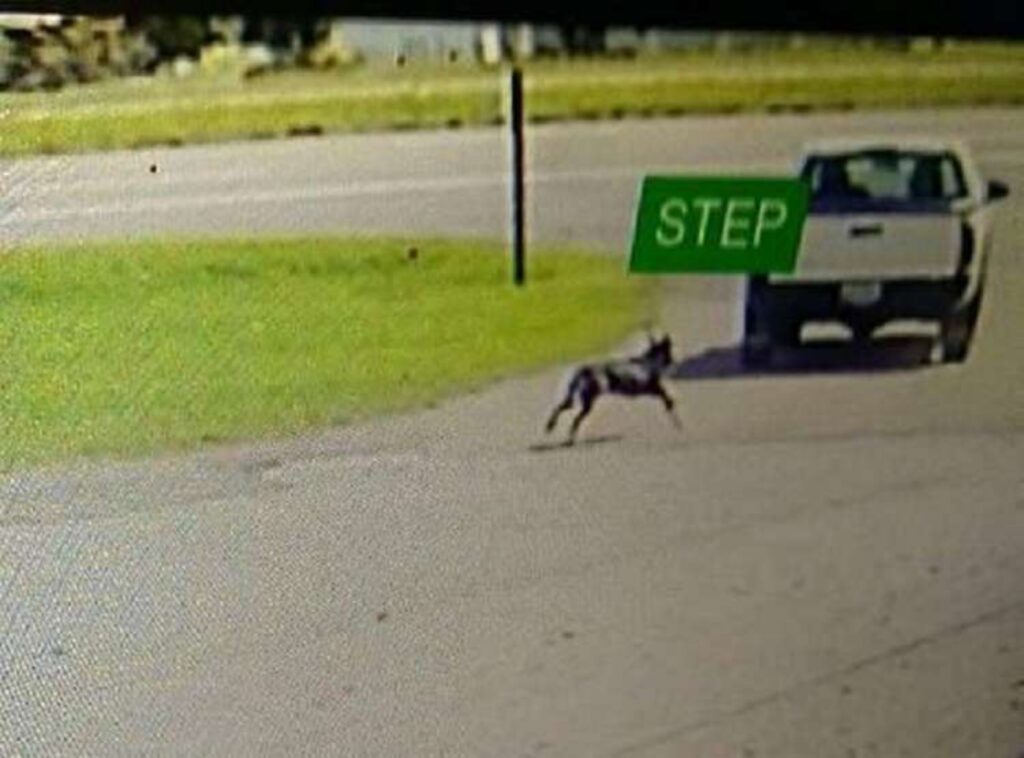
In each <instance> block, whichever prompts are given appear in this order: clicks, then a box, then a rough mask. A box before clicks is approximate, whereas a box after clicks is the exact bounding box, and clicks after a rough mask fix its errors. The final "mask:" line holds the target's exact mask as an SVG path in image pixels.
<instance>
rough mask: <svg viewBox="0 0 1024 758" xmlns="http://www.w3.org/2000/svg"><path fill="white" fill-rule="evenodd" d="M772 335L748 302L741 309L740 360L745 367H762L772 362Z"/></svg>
mask: <svg viewBox="0 0 1024 758" xmlns="http://www.w3.org/2000/svg"><path fill="white" fill-rule="evenodd" d="M772 349H773V345H772V336H771V332H769V331H768V330H767V329H766V328H765V326H764V325H763V324H762V323H761V319H760V317H759V316H758V314H757V312H756V311H755V310H754V309H753V308H752V307H751V306H750V305H749V304H748V305H747V307H746V308H745V309H744V311H743V343H742V344H741V346H740V362H741V363H742V364H743V365H744V366H745V367H746V368H763V367H764V366H767V365H769V364H770V363H771V362H772Z"/></svg>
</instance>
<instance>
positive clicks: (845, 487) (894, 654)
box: [0, 111, 1024, 758]
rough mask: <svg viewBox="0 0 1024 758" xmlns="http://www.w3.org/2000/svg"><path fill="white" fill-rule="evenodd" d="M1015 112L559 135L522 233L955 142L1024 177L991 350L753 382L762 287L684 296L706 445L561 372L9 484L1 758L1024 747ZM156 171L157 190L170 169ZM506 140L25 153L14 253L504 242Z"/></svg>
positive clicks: (689, 370) (823, 353) (917, 353)
mask: <svg viewBox="0 0 1024 758" xmlns="http://www.w3.org/2000/svg"><path fill="white" fill-rule="evenodd" d="M1022 127H1024V113H1021V112H1017V111H984V112H976V113H968V112H943V113H914V114H906V115H892V114H874V115H862V114H856V115H854V114H846V115H832V116H815V117H773V118H762V117H751V118H701V119H692V120H686V121H650V122H636V123H608V124H587V125H560V126H550V127H544V128H538V129H535V130H531V135H530V141H531V146H532V159H531V166H532V174H533V177H534V182H535V183H534V185H533V186H532V188H531V194H530V196H531V198H532V203H531V214H530V221H531V231H532V234H534V235H535V236H536V238H538V239H545V240H558V239H568V240H578V241H588V242H593V243H596V244H599V245H602V246H603V247H605V248H606V249H608V250H609V251H610V252H612V253H620V254H621V251H622V250H623V248H624V241H625V239H626V237H627V236H628V231H629V221H630V211H631V209H632V202H633V196H634V193H635V189H636V181H637V179H638V177H639V176H640V175H641V174H642V173H643V172H645V171H649V170H656V171H670V170H684V171H685V170H695V169H700V170H705V169H706V170H709V171H710V170H723V171H729V170H736V171H754V170H757V171H784V170H786V167H787V165H788V163H789V162H790V161H791V160H792V156H793V155H794V154H795V150H796V147H797V145H798V144H799V143H800V142H801V141H802V140H803V139H804V138H807V137H815V136H824V135H833V134H838V133H851V132H873V133H892V132H895V131H905V132H914V133H936V132H938V133H952V134H956V135H958V136H963V137H966V138H967V139H968V140H969V141H970V142H971V143H972V144H973V145H974V146H975V148H976V150H977V151H978V153H979V156H980V158H981V161H982V164H983V167H984V168H985V169H986V171H988V172H989V173H990V174H991V175H993V176H997V177H999V178H1002V179H1005V180H1007V181H1008V182H1009V183H1010V185H1011V188H1013V189H1017V190H1018V192H1017V194H1015V195H1013V196H1012V197H1011V198H1010V200H1009V201H1008V202H1007V204H1006V205H1005V207H1004V208H1003V209H1002V213H1001V214H1000V217H999V219H998V222H997V233H998V243H997V247H996V255H995V258H994V259H993V268H992V271H991V276H990V282H989V291H988V293H987V296H986V297H987V300H986V304H985V308H984V309H983V312H982V320H981V325H980V329H979V335H978V339H977V344H976V349H975V351H974V352H973V354H972V356H971V359H970V361H969V362H968V363H967V364H966V365H964V366H955V367H947V366H942V367H936V366H932V365H929V363H928V361H927V358H928V352H929V351H928V345H927V342H926V341H922V340H919V339H912V338H911V339H897V338H895V337H894V338H892V339H890V340H887V341H885V342H884V343H883V344H882V345H881V346H879V347H878V348H877V349H876V350H875V351H873V352H872V353H871V354H870V355H864V354H856V355H851V354H850V353H849V352H848V351H846V350H844V349H843V348H841V347H836V346H834V345H830V344H827V343H826V344H823V345H820V346H818V347H815V348H810V349H806V350H803V351H800V352H799V353H794V354H791V355H789V356H787V358H786V360H785V361H784V362H783V365H782V366H781V367H780V368H778V369H776V370H774V371H772V372H770V373H767V374H763V375H751V374H746V373H743V372H741V371H739V369H738V368H737V365H736V361H735V351H734V343H735V339H736V336H737V319H736V315H737V299H736V285H735V282H733V281H732V280H729V279H686V280H673V281H670V282H667V283H666V290H667V291H666V297H665V307H664V311H663V314H662V325H663V326H664V327H665V328H667V329H669V330H670V331H671V332H672V333H673V335H674V336H675V337H676V340H677V342H678V343H679V344H680V346H681V348H682V352H683V355H682V359H681V363H680V365H679V367H678V370H677V372H676V374H677V381H674V382H673V383H672V388H671V389H672V391H673V393H674V394H675V395H676V396H677V397H678V398H679V401H680V404H681V408H682V415H683V419H684V424H685V428H684V431H683V432H677V431H676V430H675V429H673V427H672V426H671V425H670V424H669V423H668V422H667V421H666V419H665V418H664V417H663V414H662V412H661V411H660V410H659V408H658V406H657V404H653V403H645V402H643V401H636V402H633V403H627V402H619V403H608V404H607V405H604V406H602V407H600V408H599V410H598V412H596V413H595V417H594V419H593V421H592V423H591V424H590V425H589V426H588V427H586V434H585V440H584V442H583V444H580V445H578V446H577V447H575V448H573V449H566V448H561V447H558V446H557V444H554V443H555V441H550V440H545V439H543V437H542V435H541V434H540V432H539V425H540V421H541V420H542V418H543V416H544V413H545V411H546V410H547V409H548V406H549V404H550V403H551V402H553V401H554V399H555V395H556V393H557V392H558V391H559V390H560V383H561V381H562V379H563V375H564V370H563V369H555V370H552V371H548V372H542V373H540V374H537V375H533V376H529V377H523V378H519V379H515V380H509V381H506V382H503V383H500V384H498V385H496V386H494V387H492V388H490V389H488V390H486V391H484V392H481V393H478V394H476V395H473V396H470V397H466V398H462V399H458V400H454V401H451V402H448V403H444V404H442V405H440V406H439V407H437V408H433V409H429V410H425V411H422V412H419V413H414V414H409V415H405V416H400V417H394V418H388V419H382V420H379V421H376V422H373V423H368V424H365V425H360V426H356V427H350V428H344V429H333V430H327V431H324V432H318V433H311V434H309V435H308V436H306V437H303V438H300V439H291V440H279V441H268V442H263V443H259V444H252V445H237V446H220V447H215V448H210V449H207V450H203V451H199V452H197V453H194V454H190V455H180V456H167V457H164V458H161V459H158V460H148V461H139V462H133V463H104V462H94V463H91V464H83V465H80V466H76V467H72V468H60V469H53V470H46V471H30V472H21V473H18V474H16V475H13V476H10V477H8V478H7V479H6V480H5V481H4V482H3V483H2V486H0V752H2V753H4V754H25V755H37V754H38V755H42V754H47V755H49V754H74V755H79V754H99V753H116V754H122V753H133V754H137V753H140V752H144V753H161V754H162V753H181V754H196V753H199V754H218V755H219V754H231V755H233V754H238V755H249V754H253V753H259V754H273V755H276V754H294V753H299V752H303V753H312V754H336V755H366V756H377V755H417V756H418V755H434V756H439V755H445V756H456V755H459V756H461V755H466V756H478V755H482V756H625V755H630V756H633V755H636V756H700V757H701V758H703V757H704V756H741V757H743V758H747V757H748V756H785V757H787V758H788V757H791V756H809V757H814V758H817V757H819V756H825V757H827V756H840V757H843V758H846V757H848V756H903V755H906V756H928V757H929V758H933V757H935V756H949V757H950V758H953V757H954V756H956V757H957V758H960V757H962V756H983V757H987V756H993V757H995V756H999V757H1001V758H1003V757H1007V756H1008V757H1010V758H1014V756H1017V755H1018V754H1019V753H1020V751H1021V750H1022V749H1024V643H1022V640H1024V469H1022V468H1021V461H1022V460H1024V391H1022V389H1021V382H1020V380H1019V377H1020V376H1021V374H1022V371H1024V340H1021V339H1020V336H1019V325H1020V324H1022V323H1024V265H1022V258H1021V253H1020V249H1019V248H1018V247H1017V245H1019V244H1020V243H1021V242H1024V212H1022V211H1024V199H1022V195H1021V192H1024V128H1022ZM151 165H156V167H157V171H156V173H151V172H150V166H151ZM503 165H504V152H503V143H502V138H501V135H500V134H499V133H497V132H494V131H476V132H446V133H434V134H401V135H385V136H381V135H378V136H359V137H346V138H337V139H334V138H331V139H310V140H296V141H290V142H278V143H269V142H267V143H256V144H240V145H232V146H220V147H208V148H196V149H187V150H186V149H182V150H169V151H152V152H147V153H129V154H117V155H109V156H99V155H98V156H84V157H76V158H53V159H41V160H31V161H24V162H22V161H19V162H16V163H7V164H3V165H2V166H0V177H2V178H0V182H2V183H3V184H4V186H6V187H8V188H9V189H10V191H9V193H8V197H9V202H8V203H7V206H6V207H5V208H4V210H3V214H4V215H3V217H2V219H0V224H2V228H3V234H4V236H5V237H6V238H8V239H22V240H24V239H41V238H46V237H80V236H85V235H89V236H94V235H99V236H124V235H128V234H144V233H150V232H154V231H161V232H175V233H206V232H216V233H228V232H233V231H237V230H240V229H244V230H249V231H256V230H258V231H267V232H271V231H273V232H300V231H301V232H308V231H334V230H346V231H351V230H364V231H378V230H387V231H402V232H415V233H421V232H426V233H448V232H458V233H469V234H497V233H501V231H502V229H503V228H504V223H505V216H504V200H505V197H506V188H505V186H504V185H503V179H502V175H503V173H502V172H503Z"/></svg>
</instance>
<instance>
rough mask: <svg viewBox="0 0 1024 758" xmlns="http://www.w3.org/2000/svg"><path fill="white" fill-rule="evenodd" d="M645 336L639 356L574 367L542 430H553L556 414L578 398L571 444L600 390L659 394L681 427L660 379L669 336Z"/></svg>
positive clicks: (666, 360) (667, 363)
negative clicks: (562, 393)
mask: <svg viewBox="0 0 1024 758" xmlns="http://www.w3.org/2000/svg"><path fill="white" fill-rule="evenodd" d="M647 339H648V346H647V349H646V350H644V352H643V353H641V354H640V355H638V356H635V357H633V358H627V359H625V360H620V361H611V362H609V363H601V364H593V365H589V366H582V367H580V368H579V369H577V370H576V373H574V374H573V375H572V379H571V380H570V381H569V389H568V391H567V392H566V393H565V399H564V400H562V402H561V403H560V404H559V405H558V406H556V407H555V409H554V410H553V411H552V412H551V416H550V417H549V418H548V423H547V425H546V426H545V431H546V432H548V433H550V432H552V431H553V430H554V428H555V426H556V425H557V424H558V417H559V416H561V415H562V413H563V412H564V411H567V410H569V409H570V408H572V407H573V406H574V405H575V404H576V402H577V401H578V402H579V406H580V411H579V413H577V414H576V417H575V418H574V419H573V420H572V426H571V427H570V429H569V439H568V440H567V442H566V444H569V445H571V444H573V443H574V442H575V441H576V432H577V431H579V428H580V424H581V423H582V422H583V419H585V418H586V417H587V415H588V414H589V413H590V411H591V410H592V409H593V407H594V402H595V401H596V400H597V398H598V397H600V396H601V395H603V394H610V395H624V396H626V397H640V396H642V395H650V396H654V397H658V398H660V399H661V402H662V403H663V404H664V405H665V411H666V412H667V413H668V414H669V417H670V418H671V419H672V423H674V424H675V425H676V426H677V427H681V426H682V423H681V422H680V421H679V417H678V416H677V415H676V412H675V402H674V401H673V400H672V398H671V397H669V394H668V392H666V391H665V387H664V386H663V385H662V383H661V377H662V375H663V374H664V373H665V371H666V370H668V368H669V367H670V366H671V365H672V339H671V338H670V337H669V336H668V335H667V334H666V335H665V336H664V337H662V338H661V339H659V340H656V339H654V337H653V336H651V335H650V334H648V337H647Z"/></svg>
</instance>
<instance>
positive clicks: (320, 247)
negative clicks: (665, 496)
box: [0, 238, 650, 469]
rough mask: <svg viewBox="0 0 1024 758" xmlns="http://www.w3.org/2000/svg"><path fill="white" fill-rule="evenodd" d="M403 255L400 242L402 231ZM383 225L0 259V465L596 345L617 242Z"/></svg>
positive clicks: (401, 391)
mask: <svg viewBox="0 0 1024 758" xmlns="http://www.w3.org/2000/svg"><path fill="white" fill-rule="evenodd" d="M411 244H415V245H416V246H417V247H418V249H419V255H418V257H417V258H416V259H415V260H409V259H408V256H407V250H408V247H409V246H410V245H411ZM529 273H530V277H529V284H528V286H527V287H526V288H525V289H521V290H519V289H516V288H514V287H513V286H512V285H511V284H510V283H509V274H508V266H507V261H506V259H505V257H504V256H503V255H502V253H501V248H500V246H498V245H495V244H488V243H483V242H455V241H440V240H434V241H430V240H428V241H418V242H415V243H410V242H404V241H402V240H380V239H358V238H346V239H320V238H317V239H291V240H284V239H280V240H259V241H246V240H243V241H159V242H145V243H118V244H89V245H81V246H66V245H65V246H63V247H53V246H51V247H42V248H32V249H19V250H13V251H9V252H6V253H5V254H4V255H3V257H2V259H0V303H2V309H3V310H2V313H3V317H2V319H0V351H2V355H3V361H2V362H0V388H2V391H0V418H2V419H3V442H2V446H0V468H3V469H10V468H12V467H15V466H21V465H26V464H34V463H40V462H47V461H54V460H59V459H68V458H72V457H77V456H83V455H95V454H101V453H102V454H113V455H116V456H123V455H133V454H138V453H144V452H148V451H155V450H160V449H166V448H181V447H188V446H192V445H196V444H199V443H202V442H203V441H210V440H226V439H238V438H252V437H256V436H259V435H267V434H288V433H292V432H295V431H297V430H301V429H304V428H308V427H313V426H318V425H326V424H341V423H345V422H350V421H353V420H356V419H360V418H364V417H367V416H370V415H372V414H377V413H381V412H387V411H396V410H400V409H405V408H411V407H415V406H422V405H425V404H430V403H433V402H435V401H437V400H438V399H439V398H442V397H444V396H447V395H449V394H451V393H454V392H457V391H461V390H466V389H469V388H473V387H477V386H480V385H481V384H482V383H484V382H486V381H488V380H492V379H494V378H496V377H500V376H504V375H509V374H513V373H516V372H522V371H525V370H528V369H531V368H534V367H538V366H541V365H544V364H549V363H551V362H554V361H559V360H566V359H574V358H579V357H581V356H584V355H587V354H591V353H593V352H594V351H599V350H603V349H606V348H607V347H608V346H609V345H611V344H612V343H613V342H614V341H615V340H617V339H620V338H622V337H623V336H625V335H626V334H627V333H628V331H630V330H631V329H632V328H634V327H635V326H637V325H638V323H639V322H640V321H641V319H642V318H643V317H644V316H645V314H646V313H648V309H649V307H650V303H649V298H648V295H649V294H650V290H649V289H648V288H646V287H644V286H641V285H639V284H636V283H635V282H633V281H632V280H630V279H628V278H627V277H626V276H625V274H624V270H623V266H622V264H621V262H620V261H618V260H616V259H614V258H610V257H603V256H594V255H590V254H586V253H584V252H582V251H545V252H543V253H542V254H536V255H534V256H532V258H531V260H530V272H529Z"/></svg>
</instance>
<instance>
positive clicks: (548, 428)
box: [544, 392, 572, 434]
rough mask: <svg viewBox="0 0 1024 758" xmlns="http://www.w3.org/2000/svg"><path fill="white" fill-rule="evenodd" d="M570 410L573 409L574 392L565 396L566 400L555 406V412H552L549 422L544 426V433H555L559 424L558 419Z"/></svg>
mask: <svg viewBox="0 0 1024 758" xmlns="http://www.w3.org/2000/svg"><path fill="white" fill-rule="evenodd" d="M570 408H572V392H569V394H567V395H566V396H565V399H564V400H563V401H562V402H561V403H559V404H558V405H557V406H555V409H554V410H553V411H551V415H550V416H549V417H548V422H547V423H546V424H545V425H544V431H545V432H547V433H549V434H550V433H551V432H552V431H554V428H555V424H557V423H558V417H559V416H561V415H562V413H564V412H565V411H567V410H569V409H570Z"/></svg>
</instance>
